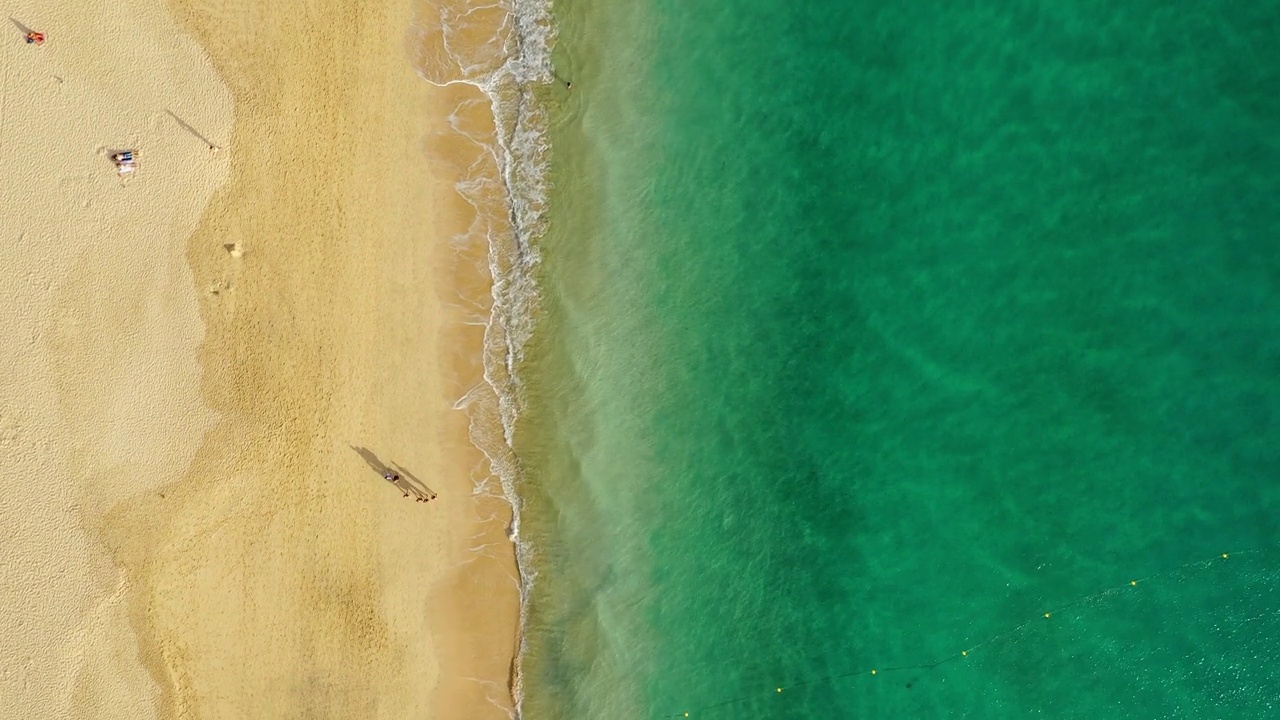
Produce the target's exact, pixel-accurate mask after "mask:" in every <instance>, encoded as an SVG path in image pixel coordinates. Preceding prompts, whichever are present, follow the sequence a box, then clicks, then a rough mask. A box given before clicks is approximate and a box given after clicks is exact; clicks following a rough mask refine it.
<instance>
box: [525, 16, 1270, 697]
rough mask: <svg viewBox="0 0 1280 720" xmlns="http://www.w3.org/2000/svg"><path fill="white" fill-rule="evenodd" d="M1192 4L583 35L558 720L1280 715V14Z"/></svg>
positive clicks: (530, 671) (636, 22)
mask: <svg viewBox="0 0 1280 720" xmlns="http://www.w3.org/2000/svg"><path fill="white" fill-rule="evenodd" d="M606 5H608V7H605V6H606ZM615 5H616V6H617V7H614V6H615ZM1184 5H1185V4H1173V3H1157V2H1150V1H1147V0H1142V1H1136V2H1131V3H1122V4H1119V5H1117V4H1116V3H1104V2H1100V1H1098V2H1095V1H1085V0H1057V1H1055V2H1048V1H1047V0H1042V1H1039V2H1031V1H1029V0H1024V1H1022V2H994V1H988V2H982V1H974V2H913V3H882V2H874V3H873V2H862V1H861V0H838V1H837V0H802V1H799V2H797V1H796V0H786V1H784V0H742V1H741V2H737V3H731V4H730V3H710V2H688V1H687V0H683V1H677V0H637V1H636V2H633V3H610V4H606V3H599V2H587V1H586V0H564V1H563V2H561V3H559V4H558V5H557V13H558V19H559V22H560V45H559V47H558V50H557V53H558V55H557V68H558V73H559V74H560V75H561V77H562V78H568V79H572V81H573V83H574V85H573V89H572V90H570V91H566V90H563V89H562V88H555V89H551V90H548V92H547V93H546V94H545V95H546V97H545V98H544V99H545V100H546V101H547V102H548V103H551V104H552V105H553V106H554V107H555V115H556V118H557V120H556V124H555V127H554V136H553V142H554V156H553V157H554V160H553V162H554V166H553V178H552V179H553V181H554V185H555V191H554V194H553V197H552V200H551V202H552V205H551V207H552V210H551V214H550V221H551V225H550V230H549V232H548V233H547V235H546V236H545V237H544V238H543V239H542V244H543V245H542V248H543V256H544V261H543V264H542V266H541V278H540V280H541V286H542V290H543V293H544V295H545V299H546V303H545V306H544V307H545V310H546V315H545V317H544V319H543V320H542V323H541V325H540V327H539V331H538V334H537V336H536V339H535V345H534V346H533V347H532V348H531V354H530V358H531V359H530V360H529V361H528V362H527V363H526V367H524V368H522V372H523V373H524V374H525V377H526V378H527V383H528V388H529V390H530V398H529V399H530V403H529V408H528V411H527V412H526V414H525V418H524V421H523V423H522V424H521V426H520V427H519V429H518V433H517V450H518V451H520V454H521V457H522V460H523V462H524V466H525V471H526V473H525V477H526V480H525V482H524V485H523V486H522V487H521V492H522V494H523V495H524V496H525V497H526V499H527V501H528V505H527V506H526V509H525V529H524V531H523V532H524V534H525V536H526V537H527V538H528V539H530V540H531V541H532V542H533V544H534V546H535V547H536V548H537V550H536V553H535V557H534V561H535V567H534V570H536V572H537V573H538V576H537V578H536V581H535V585H534V591H533V595H532V597H531V615H530V625H529V628H528V640H529V649H528V655H527V658H526V662H525V678H524V692H525V699H524V717H525V718H526V719H527V720H542V719H543V718H648V717H663V716H679V717H683V713H685V712H689V716H690V717H707V718H795V719H800V718H901V717H921V718H924V717H929V718H935V717H936V718H1025V717H1032V716H1038V717H1053V718H1073V717H1081V718H1085V717H1087V718H1109V717H1117V718H1118V717H1124V718H1183V717H1187V718H1207V717H1217V718H1258V717H1272V716H1275V715H1276V714H1277V713H1278V712H1280V710H1278V709H1277V708H1278V707H1280V681H1277V674H1278V673H1280V671H1278V670H1277V667H1280V665H1277V662H1278V661H1280V550H1277V549H1276V548H1277V546H1278V545H1280V533H1278V530H1280V201H1278V198H1280V130H1278V128H1280V45H1277V44H1276V42H1275V38H1276V37H1278V36H1280V9H1276V8H1275V7H1273V6H1270V5H1268V4H1266V3H1226V2H1216V3H1196V4H1192V5H1193V6H1184ZM1227 551H1229V552H1230V553H1231V554H1230V556H1229V557H1227V558H1223V557H1221V553H1223V552H1227ZM1201 561H1204V562H1201ZM1133 580H1137V581H1139V582H1138V583H1137V584H1136V585H1131V584H1130V582H1131V581H1133ZM1047 611H1048V612H1050V616H1049V617H1047V618H1046V617H1044V613H1045V612H1047ZM965 650H968V651H970V652H969V653H968V655H962V654H961V651H965ZM939 662H941V664H937V665H936V666H935V667H929V666H933V665H935V664H936V663H939ZM905 666H919V667H915V668H914V669H899V668H902V667H905ZM872 669H876V671H877V672H876V673H875V674H872V673H871V670H872ZM779 687H782V688H783V692H781V693H779V692H777V689H778V688H779Z"/></svg>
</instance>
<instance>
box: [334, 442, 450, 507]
mask: <svg viewBox="0 0 1280 720" xmlns="http://www.w3.org/2000/svg"><path fill="white" fill-rule="evenodd" d="M347 447H349V448H351V449H352V450H354V451H355V452H356V454H357V455H359V456H360V457H362V458H364V461H365V463H367V464H368V465H369V467H370V468H372V469H373V471H374V472H376V473H378V477H381V478H386V476H387V475H388V474H391V475H399V476H400V479H399V480H395V481H393V482H392V484H393V485H395V486H396V487H397V488H398V489H399V490H400V491H401V492H404V493H406V494H408V495H412V496H414V497H415V498H417V499H418V500H422V501H428V500H435V499H436V497H437V496H436V493H435V491H434V490H432V489H431V488H429V487H427V484H426V483H424V482H422V481H421V480H419V479H418V478H417V476H415V475H414V474H413V473H411V472H409V471H408V470H405V469H404V468H403V467H401V466H400V465H398V464H396V463H394V462H392V463H384V462H382V460H381V459H379V458H378V455H377V454H376V453H374V452H373V451H372V450H370V449H369V448H367V447H360V446H358V445H348V446H347Z"/></svg>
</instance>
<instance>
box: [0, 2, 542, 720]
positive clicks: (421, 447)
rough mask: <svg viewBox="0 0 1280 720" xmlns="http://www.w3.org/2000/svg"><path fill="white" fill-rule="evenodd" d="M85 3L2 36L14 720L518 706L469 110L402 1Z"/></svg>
mask: <svg viewBox="0 0 1280 720" xmlns="http://www.w3.org/2000/svg"><path fill="white" fill-rule="evenodd" d="M76 5H77V7H75V8H70V7H67V6H66V4H58V3H53V2H49V1H44V0H40V1H37V0H28V1H26V2H18V3H16V4H14V5H13V6H12V7H10V8H8V14H9V15H11V16H12V19H13V21H14V22H13V23H11V25H12V27H11V32H10V33H9V35H8V39H7V40H6V41H5V42H4V43H0V59H2V61H3V63H4V67H3V70H0V72H2V73H3V80H4V86H3V97H2V99H0V102H2V105H0V160H2V161H3V165H2V167H3V168H4V169H3V171H2V172H4V174H5V177H4V181H3V183H2V184H0V193H2V194H3V199H2V200H0V212H3V217H4V228H5V232H6V233H7V237H8V240H9V247H8V251H7V252H6V253H4V254H3V255H2V256H0V271H2V272H3V274H4V275H5V277H7V278H8V279H9V282H6V283H3V284H0V308H3V312H2V313H0V352H3V354H4V359H5V361H6V364H7V366H8V369H9V372H8V373H6V374H5V375H4V376H3V378H0V448H2V449H3V453H0V479H2V480H3V482H4V484H5V488H4V490H5V492H4V494H3V499H2V500H0V528H3V535H0V537H3V546H2V547H3V549H4V551H5V558H6V564H5V569H4V571H3V576H2V577H3V583H0V602H3V603H4V607H5V608H6V609H9V612H8V617H9V623H10V627H11V629H13V630H16V631H14V632H6V633H5V638H4V639H3V640H0V707H3V708H6V711H5V712H6V713H8V712H12V713H14V715H13V716H14V717H84V718H130V719H133V718H150V717H156V718H170V717H188V718H251V717H253V718H256V717H334V718H348V717H368V718H407V717H414V718H422V717H431V718H486V717H494V718H504V717H507V715H508V710H509V708H510V704H511V698H510V692H509V689H508V682H509V673H510V669H511V659H512V654H513V651H514V648H515V640H516V624H517V613H518V607H517V580H516V574H515V567H514V559H513V552H512V546H511V543H510V542H509V541H508V540H507V538H506V534H505V532H506V528H507V525H508V523H509V521H510V509H509V507H508V506H507V505H506V503H505V502H504V501H503V500H502V499H501V498H500V497H499V496H498V495H497V494H496V487H494V485H493V483H492V481H491V479H490V478H489V473H490V469H489V467H488V463H487V462H486V461H485V459H484V457H483V456H482V455H481V454H480V453H479V452H478V451H477V450H476V449H475V448H474V447H473V446H472V445H471V443H470V442H469V439H468V432H467V431H468V422H469V418H468V415H467V414H466V413H464V412H459V411H457V410H454V409H453V406H454V405H455V403H456V402H457V401H458V399H459V398H460V397H461V396H462V395H464V394H465V393H466V392H467V390H468V389H469V388H471V387H473V386H475V385H476V384H477V383H478V382H479V380H480V372H479V366H478V364H479V361H480V357H479V355H480V351H479V347H480V343H481V333H482V332H483V328H482V327H481V326H480V325H479V324H478V320H482V319H483V318H484V317H486V314H487V306H486V304H485V303H486V301H485V297H486V293H487V278H486V277H485V275H484V267H485V266H484V263H483V261H482V258H483V250H482V248H480V247H478V246H477V245H475V244H473V243H469V242H467V241H466V240H465V239H463V240H459V239H458V238H459V237H460V236H462V235H463V234H465V232H466V230H467V228H470V227H472V225H473V220H474V210H473V209H472V208H471V206H470V205H468V204H467V203H465V202H462V201H461V200H460V199H459V197H458V196H457V193H456V192H455V190H454V187H453V186H454V183H455V182H456V181H457V179H458V175H457V173H459V172H462V171H464V168H467V169H472V170H474V167H473V166H474V165H475V164H476V160H481V161H482V162H483V158H484V152H483V148H481V147H479V146H477V145H476V144H474V143H471V142H470V141H467V140H465V139H461V138H459V136H458V135H457V133H455V132H453V131H452V130H451V128H450V126H449V124H448V116H449V115H450V113H452V112H453V111H454V109H455V108H457V107H458V106H459V104H460V103H462V104H467V103H471V105H467V107H472V106H473V105H474V101H475V99H476V95H477V94H478V93H477V91H475V90H474V88H469V87H467V86H455V87H451V88H449V89H439V88H435V87H433V86H432V85H430V84H428V83H426V82H424V81H422V80H421V78H419V77H418V75H417V74H416V73H415V71H414V69H413V67H412V65H411V64H410V61H409V57H410V55H411V52H410V51H411V50H412V47H411V42H410V40H409V37H410V36H409V28H410V26H411V23H412V21H413V16H414V13H415V8H413V7H412V6H411V3H409V2H408V1H407V0H405V1H402V0H388V1H387V2H380V3H355V2H349V1H342V2H338V1H326V0H315V1H311V2H306V3H304V4H303V5H304V7H301V8H299V7H293V6H292V4H285V3H279V4H276V3H266V2H250V1H249V0H244V1H240V0H234V1H227V2H209V1H207V0H191V1H189V2H188V1H187V0H173V2H172V3H170V4H166V3H165V2H164V1H163V0H113V1H112V2H110V3H107V2H93V3H87V4H85V6H84V7H80V6H79V5H80V4H79V3H77V4H76ZM277 5H279V6H280V8H281V9H277ZM285 5H290V7H289V9H287V10H286V9H283V7H284V6H285ZM21 28H30V29H34V30H39V31H42V32H44V33H46V41H45V43H44V44H43V45H39V46H36V45H31V44H27V43H25V42H23V39H22V35H23V32H24V30H23V29H21ZM489 122H490V124H491V121H489ZM477 123H478V124H479V125H480V126H481V127H483V125H484V120H483V118H482V117H479V116H478V119H477V120H476V121H475V123H472V126H473V127H474V126H475V125H476V124H477ZM124 149H132V150H135V151H136V154H137V158H138V171H137V172H136V173H133V174H132V175H131V176H130V177H128V178H127V179H122V178H120V177H117V175H116V173H115V172H114V169H113V167H112V164H111V162H110V154H111V153H112V152H114V151H117V150H124ZM385 468H392V469H393V471H396V472H399V473H400V474H401V476H402V481H401V485H402V487H392V485H391V484H390V483H388V482H386V481H385V480H383V479H382V478H381V471H382V470H383V469H385ZM405 492H409V493H411V497H409V498H405V497H403V494H404V493H405ZM414 495H422V496H428V495H429V496H432V497H434V498H435V499H433V500H432V501H431V502H427V503H422V502H415V501H414Z"/></svg>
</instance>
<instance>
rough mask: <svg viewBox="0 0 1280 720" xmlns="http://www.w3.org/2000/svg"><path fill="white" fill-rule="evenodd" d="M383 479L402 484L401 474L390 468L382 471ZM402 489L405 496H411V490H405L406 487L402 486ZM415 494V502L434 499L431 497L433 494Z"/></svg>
mask: <svg viewBox="0 0 1280 720" xmlns="http://www.w3.org/2000/svg"><path fill="white" fill-rule="evenodd" d="M382 479H383V480H386V481H387V482H389V483H395V484H396V485H397V486H398V485H399V484H400V474H399V473H393V472H391V471H390V470H387V471H386V472H384V473H382ZM400 489H401V491H403V492H404V496H405V497H409V491H408V490H405V489H404V488H400ZM414 495H415V497H414V499H413V500H414V502H420V503H424V502H430V501H431V500H432V497H431V496H429V495H428V496H422V495H418V494H417V493H414Z"/></svg>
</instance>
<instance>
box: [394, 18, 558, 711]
mask: <svg viewBox="0 0 1280 720" xmlns="http://www.w3.org/2000/svg"><path fill="white" fill-rule="evenodd" d="M464 2H465V0H464ZM436 11H437V12H438V13H439V16H438V18H424V20H428V21H429V22H424V23H423V24H422V25H421V26H420V27H418V28H416V32H417V33H418V37H417V38H416V39H417V40H419V44H420V45H421V44H422V42H421V41H423V40H428V41H429V40H438V41H439V47H442V48H443V50H444V56H445V57H444V58H437V60H443V61H444V62H431V63H427V62H420V63H419V68H418V70H419V73H420V74H421V75H422V76H423V77H424V78H425V79H426V80H427V81H428V82H431V83H433V84H436V85H440V86H447V85H452V84H456V83H463V84H467V85H472V86H474V87H476V88H479V89H480V90H481V91H483V93H484V94H485V96H486V97H487V98H488V99H489V103H490V107H491V109H492V112H493V118H494V125H495V127H496V128H497V133H496V136H497V137H496V145H493V144H491V143H488V142H486V139H484V138H477V137H475V136H474V135H473V134H469V133H467V132H466V131H465V130H464V129H462V128H461V127H460V126H459V122H458V118H457V116H456V114H455V115H454V116H451V117H450V121H451V124H452V125H453V127H454V128H455V130H457V131H458V132H459V133H461V134H462V135H464V136H465V137H468V138H470V139H471V140H473V141H475V142H479V143H482V144H484V145H486V149H487V151H488V153H489V157H491V158H492V159H493V161H494V164H495V165H496V167H497V168H498V177H497V178H494V177H492V176H491V175H490V176H487V177H486V173H485V172H484V170H483V169H480V168H472V172H470V173H468V177H466V178H464V179H463V180H461V181H460V182H459V183H458V184H457V189H458V192H459V193H460V194H461V195H462V197H464V198H465V199H466V200H467V202H469V203H470V204H471V205H472V206H473V207H474V208H475V209H476V219H475V221H474V222H473V223H472V224H471V226H470V228H469V229H468V232H467V233H466V234H465V235H464V236H462V237H459V238H455V239H453V242H455V244H457V245H458V246H460V247H466V246H467V245H469V244H470V243H473V242H484V243H486V246H487V251H488V252H487V254H488V264H489V271H490V274H491V277H492V280H493V286H492V297H493V305H492V309H491V311H490V314H489V317H488V320H487V322H486V325H485V336H484V382H483V383H482V384H479V385H477V386H476V387H474V388H473V389H472V390H471V391H469V392H468V393H467V394H466V396H465V397H463V398H461V399H460V400H459V401H458V402H457V403H456V404H455V407H456V408H458V409H465V410H466V411H467V412H468V414H469V418H470V430H471V439H472V442H473V443H475V445H476V446H477V447H479V448H480V449H481V451H483V452H484V454H485V455H486V456H487V458H488V460H489V462H490V465H491V468H492V474H490V473H481V475H482V477H479V478H477V480H476V487H475V491H476V492H477V493H488V492H491V488H490V484H491V480H492V479H493V478H494V477H496V478H497V479H498V481H499V483H500V485H501V493H502V496H503V497H504V498H505V499H506V500H507V502H509V503H510V504H511V508H512V521H511V526H510V528H509V530H508V535H509V537H510V538H511V541H512V542H513V543H514V545H515V553H516V563H517V567H518V570H519V573H520V626H521V633H520V645H519V648H518V649H517V652H516V657H515V661H514V667H513V673H512V687H511V692H512V695H513V697H514V701H515V705H514V708H515V709H514V717H515V718H517V719H518V718H519V717H520V714H521V706H522V704H523V699H524V694H523V690H522V679H523V673H522V665H523V659H524V655H525V637H524V632H523V631H524V628H525V626H526V620H527V613H528V598H529V591H530V588H531V587H532V584H533V582H534V580H535V577H536V572H535V571H534V569H533V568H532V565H531V562H530V557H531V552H530V547H529V545H528V543H526V542H525V541H523V540H522V539H521V537H520V514H521V507H522V506H521V501H520V496H519V495H518V494H517V491H516V487H517V484H518V482H519V479H520V472H521V469H520V464H519V459H518V458H517V457H516V454H515V452H514V433H515V425H516V419H517V418H518V417H519V415H520V411H521V409H522V407H523V402H524V401H523V397H524V396H523V393H522V383H521V378H520V376H519V374H518V372H517V369H518V368H519V366H520V364H521V361H522V359H523V357H524V348H525V346H526V345H527V344H528V342H529V339H530V336H531V335H532V333H533V328H534V319H535V314H536V311H537V308H538V303H539V295H538V288H537V284H536V280H535V276H534V272H535V269H536V267H537V265H538V261H539V256H538V245H537V239H538V237H539V236H540V235H541V233H542V230H543V226H544V224H545V215H546V208H547V191H548V186H547V184H548V181H547V163H548V156H549V152H550V147H549V145H548V141H547V135H546V130H547V115H546V111H545V109H544V108H543V107H542V106H541V104H540V103H539V101H538V99H537V97H536V96H535V93H534V89H535V88H536V87H537V86H539V85H542V84H546V83H550V82H552V81H553V79H554V76H553V72H552V66H551V49H552V46H553V43H554V41H555V26H554V24H553V22H552V15H551V2H550V0H503V1H502V2H499V3H496V4H488V5H468V6H465V7H455V6H450V5H448V3H447V2H446V3H444V4H441V5H438V6H437V7H436ZM484 16H489V17H497V18H500V21H499V22H498V23H497V24H495V25H492V26H491V27H492V30H493V31H492V32H491V34H490V35H489V37H487V38H481V42H477V37H476V29H477V27H478V26H483V19H482V20H481V21H479V22H477V18H483V17H484ZM433 33H434V34H437V37H435V38H428V37H427V35H429V34H433ZM464 36H465V38H464ZM495 185H496V186H497V187H495ZM495 198H500V202H499V203H498V204H500V205H501V208H500V210H501V212H504V213H505V217H502V218H498V217H494V216H493V213H494V212H495V210H498V209H499V208H495V207H494V206H495V202H494V200H495Z"/></svg>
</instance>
